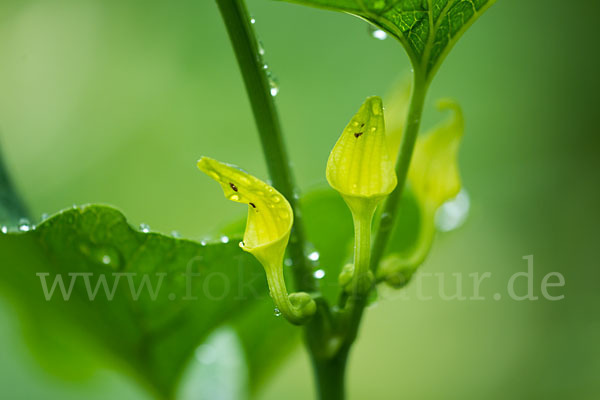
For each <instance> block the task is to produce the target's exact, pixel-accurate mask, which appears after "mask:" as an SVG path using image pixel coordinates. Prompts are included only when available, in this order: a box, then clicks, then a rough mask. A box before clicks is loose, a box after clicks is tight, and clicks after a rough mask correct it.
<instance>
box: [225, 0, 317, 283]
mask: <svg viewBox="0 0 600 400" xmlns="http://www.w3.org/2000/svg"><path fill="white" fill-rule="evenodd" d="M216 2H217V5H218V6H219V10H220V12H221V16H222V17H223V21H224V22H225V27H226V28H227V32H228V34H229V39H230V40H231V43H232V45H233V49H234V51H235V56H236V58H237V61H238V64H239V67H240V70H241V73H242V76H243V78H244V84H245V85H246V92H247V94H248V97H249V99H250V104H251V106H252V112H253V113H254V119H255V122H256V126H257V128H258V133H259V135H260V141H261V145H262V149H263V155H264V157H265V160H266V163H267V169H268V171H269V176H270V177H271V180H272V181H273V186H275V188H276V189H277V190H279V191H280V192H281V194H283V195H284V196H285V198H286V199H287V200H288V201H289V202H290V205H291V206H292V209H293V210H294V227H293V229H292V233H291V235H290V244H289V246H288V249H289V253H290V256H291V258H292V261H293V265H294V267H293V268H292V271H293V274H294V280H295V283H296V287H297V288H298V290H302V291H306V292H312V291H314V290H316V281H315V279H314V277H313V275H312V268H311V267H310V265H309V264H308V262H307V259H306V252H305V246H306V243H305V238H304V237H305V235H304V226H303V224H302V219H301V216H300V213H299V212H298V202H297V200H296V190H295V184H294V179H293V177H292V171H291V169H290V163H289V159H288V155H287V152H286V149H285V145H284V142H283V135H282V133H281V124H280V122H279V118H278V115H277V109H276V107H275V102H274V100H273V96H271V88H270V86H269V80H268V77H267V75H266V71H265V70H264V68H263V67H264V63H263V62H262V59H261V57H260V55H259V52H258V41H257V40H256V37H255V35H254V29H253V28H252V23H251V22H250V15H249V14H248V10H247V9H246V6H245V4H244V1H243V0H216Z"/></svg>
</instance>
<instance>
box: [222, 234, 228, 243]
mask: <svg viewBox="0 0 600 400" xmlns="http://www.w3.org/2000/svg"><path fill="white" fill-rule="evenodd" d="M221 243H229V237H227V236H221Z"/></svg>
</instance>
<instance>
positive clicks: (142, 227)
mask: <svg viewBox="0 0 600 400" xmlns="http://www.w3.org/2000/svg"><path fill="white" fill-rule="evenodd" d="M140 231H142V232H144V233H148V232H150V226H149V225H148V224H140Z"/></svg>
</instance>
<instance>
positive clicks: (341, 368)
mask: <svg viewBox="0 0 600 400" xmlns="http://www.w3.org/2000/svg"><path fill="white" fill-rule="evenodd" d="M347 358H348V351H340V352H338V353H337V354H336V355H335V356H334V357H332V358H328V359H322V360H315V359H313V366H314V372H315V380H316V382H317V394H318V398H319V400H343V399H344V398H345V395H346V392H345V387H344V375H345V372H346V362H347Z"/></svg>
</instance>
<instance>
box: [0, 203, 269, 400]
mask: <svg viewBox="0 0 600 400" xmlns="http://www.w3.org/2000/svg"><path fill="white" fill-rule="evenodd" d="M0 254H1V256H2V265H1V267H0V287H1V288H2V289H3V290H4V291H7V292H9V294H10V298H12V299H14V300H16V301H17V305H18V306H21V307H23V309H24V310H26V311H27V312H28V315H29V316H30V317H31V318H30V320H31V321H35V327H37V329H36V330H37V332H36V335H37V336H38V340H39V341H40V343H42V344H43V343H44V342H46V344H47V345H48V343H52V337H53V336H55V335H63V334H65V333H67V332H68V333H69V334H71V333H72V332H73V331H81V336H82V337H83V338H85V341H86V342H87V343H89V344H90V345H91V347H93V348H96V349H99V351H100V352H102V353H105V354H109V355H110V357H111V358H112V359H114V360H116V361H117V364H120V365H123V366H125V369H126V370H128V371H129V372H130V373H131V374H132V375H134V376H137V377H139V378H141V381H142V382H144V383H145V384H146V385H147V386H148V387H149V388H151V390H153V391H155V392H156V393H157V394H158V395H160V396H162V397H166V398H168V397H172V395H173V394H174V393H175V390H176V386H177V383H178V380H179V379H180V377H181V374H182V371H183V369H184V368H185V367H186V365H187V364H188V361H189V360H190V359H191V357H192V355H193V353H194V350H195V349H196V347H197V346H198V345H199V344H200V343H201V342H202V340H203V339H204V338H205V337H206V336H207V335H208V334H209V333H210V332H211V331H213V330H214V329H215V328H216V327H217V326H219V325H221V324H223V323H224V322H227V321H231V320H232V318H233V317H235V316H236V315H238V314H240V313H243V312H245V310H247V309H248V308H249V307H250V306H252V305H254V304H257V303H258V302H260V301H265V300H267V299H268V295H267V287H266V281H265V278H264V272H263V271H262V268H261V266H260V264H258V262H256V260H255V259H254V257H252V256H251V255H249V254H246V253H244V252H242V251H241V250H240V248H239V247H238V241H237V240H231V241H230V243H227V244H224V243H216V244H208V245H205V246H203V245H201V244H200V243H196V242H192V241H189V240H182V239H174V238H172V237H168V236H164V235H161V234H157V233H144V232H139V231H137V230H135V229H133V228H132V227H131V226H130V225H129V224H128V223H127V221H126V220H125V218H124V216H123V215H122V214H121V213H120V212H118V211H116V210H114V209H112V208H109V207H105V206H86V207H82V208H74V209H69V210H67V211H64V212H62V213H60V214H57V215H55V216H53V217H52V218H50V219H48V220H46V221H45V222H43V223H42V224H40V225H39V226H38V227H37V229H35V230H32V231H29V232H27V233H16V234H6V235H1V236H0ZM188 271H189V272H190V273H194V274H197V276H196V275H194V276H190V275H189V274H187V272H188ZM69 274H71V275H69ZM58 277H60V278H61V279H62V281H63V284H64V288H63V289H64V291H65V292H66V294H67V295H66V296H64V297H63V292H62V291H61V287H60V286H59V284H57V286H55V287H54V291H53V292H52V285H53V282H58V281H56V279H59V278H58ZM101 279H105V282H106V285H104V286H101V285H102V284H99V282H101ZM43 281H45V282H46V293H45V291H44V289H43V284H42V282H43ZM86 282H87V283H88V285H87V286H86ZM71 283H72V291H71V293H70V295H68V292H69V288H70V286H71ZM96 288H98V290H97V292H95V293H94V290H95V289H96ZM113 288H114V296H113V295H111V291H112V289H113ZM90 289H91V290H90ZM50 292H52V295H50ZM46 295H47V296H48V298H49V299H48V300H46ZM67 298H68V300H66V299H67ZM268 300H270V299H268ZM269 317H271V318H274V317H273V316H272V314H271V315H269ZM57 321H60V323H57ZM79 351H81V352H87V350H86V349H84V348H82V349H79ZM59 363H60V362H59V361H57V362H56V363H55V364H59ZM50 366H51V367H52V366H53V365H50ZM72 367H73V368H74V369H77V368H83V367H85V366H84V365H72Z"/></svg>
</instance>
